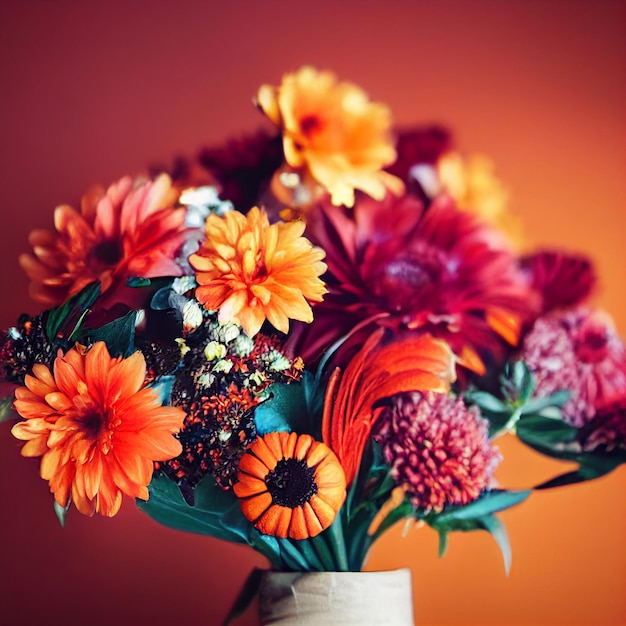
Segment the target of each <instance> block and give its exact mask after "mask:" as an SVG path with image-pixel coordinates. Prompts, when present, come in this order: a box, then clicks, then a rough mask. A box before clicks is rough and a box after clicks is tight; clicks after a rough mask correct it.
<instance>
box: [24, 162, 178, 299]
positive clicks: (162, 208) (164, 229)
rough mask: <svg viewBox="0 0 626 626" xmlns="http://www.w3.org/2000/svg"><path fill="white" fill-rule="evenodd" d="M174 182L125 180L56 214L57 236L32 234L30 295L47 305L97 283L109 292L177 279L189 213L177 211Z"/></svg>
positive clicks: (163, 178)
mask: <svg viewBox="0 0 626 626" xmlns="http://www.w3.org/2000/svg"><path fill="white" fill-rule="evenodd" d="M176 198H177V192H176V191H175V190H174V189H173V188H172V185H171V181H170V178H169V176H167V175H166V174H163V175H161V176H159V177H158V178H157V179H156V180H154V181H141V180H138V181H133V180H132V179H131V178H129V177H126V178H122V179H121V180H119V181H118V182H116V183H114V184H113V185H111V186H110V187H109V188H108V189H107V190H106V191H105V190H104V188H101V187H97V188H94V189H92V190H90V191H89V192H88V193H87V194H86V195H85V196H83V199H82V202H81V210H80V212H79V211H77V210H76V209H74V208H72V207H70V206H67V205H62V206H60V207H58V208H57V209H56V210H55V212H54V225H55V228H56V232H51V231H48V230H42V229H36V230H33V231H32V232H31V234H30V237H29V243H30V245H31V246H32V247H33V254H32V255H31V254H23V255H21V256H20V265H21V266H22V268H23V269H24V271H25V272H26V273H27V274H28V276H29V277H30V278H31V280H32V281H33V282H32V283H31V286H30V293H31V297H32V298H33V299H34V300H35V301H36V302H39V303H40V304H42V305H44V306H46V307H50V306H56V305H58V304H60V303H62V302H64V301H65V300H66V299H67V298H68V296H71V295H73V294H75V293H78V292H79V291H80V290H81V289H82V288H83V287H85V285H87V284H89V283H91V282H93V281H94V280H98V281H100V285H101V291H103V292H104V291H106V290H107V289H109V288H110V287H111V285H112V284H113V282H114V281H115V280H118V279H119V280H123V279H125V278H129V277H130V276H141V277H142V278H155V277H158V276H180V275H181V274H182V269H181V267H180V266H179V264H178V263H177V262H176V260H175V257H176V252H177V250H178V249H179V248H180V247H181V246H182V244H183V243H184V241H185V239H186V238H187V233H188V232H189V230H188V229H185V228H184V222H185V215H186V209H184V208H181V207H178V208H175V207H174V204H175V202H176Z"/></svg>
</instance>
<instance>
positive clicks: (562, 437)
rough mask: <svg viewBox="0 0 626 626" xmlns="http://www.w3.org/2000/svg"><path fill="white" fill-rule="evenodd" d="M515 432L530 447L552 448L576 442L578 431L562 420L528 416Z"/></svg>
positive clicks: (518, 424)
mask: <svg viewBox="0 0 626 626" xmlns="http://www.w3.org/2000/svg"><path fill="white" fill-rule="evenodd" d="M515 432H516V433H517V436H518V437H519V438H520V439H521V440H522V441H523V442H524V443H526V444H528V445H539V446H546V447H551V446H553V445H554V444H565V443H571V442H572V441H575V440H576V436H577V434H578V429H577V428H575V427H574V426H571V425H570V424H568V423H567V422H564V421H563V420H560V419H553V418H551V417H543V416H541V415H528V416H524V417H522V418H521V419H520V420H519V421H518V422H517V427H516V429H515Z"/></svg>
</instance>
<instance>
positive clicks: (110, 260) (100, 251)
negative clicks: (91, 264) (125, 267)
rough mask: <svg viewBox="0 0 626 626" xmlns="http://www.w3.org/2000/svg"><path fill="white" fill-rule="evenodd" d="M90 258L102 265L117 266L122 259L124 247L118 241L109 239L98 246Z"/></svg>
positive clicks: (90, 254)
mask: <svg viewBox="0 0 626 626" xmlns="http://www.w3.org/2000/svg"><path fill="white" fill-rule="evenodd" d="M89 257H90V258H91V259H92V260H93V261H95V262H96V263H100V264H102V265H105V266H108V265H116V264H117V263H118V262H119V261H120V259H121V258H122V245H121V242H120V241H119V240H118V239H108V240H104V241H101V242H100V243H98V244H96V245H95V246H94V247H93V248H92V250H91V252H90V253H89Z"/></svg>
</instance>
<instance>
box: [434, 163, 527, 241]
mask: <svg viewBox="0 0 626 626" xmlns="http://www.w3.org/2000/svg"><path fill="white" fill-rule="evenodd" d="M437 174H438V176H439V181H440V184H441V187H442V188H443V190H444V191H445V192H446V193H448V194H449V195H450V196H451V197H452V198H454V200H455V202H456V204H457V206H458V207H459V208H460V209H462V210H464V211H468V212H470V213H474V214H475V215H478V216H479V217H481V218H482V219H484V220H485V221H487V222H489V223H491V224H493V225H494V226H496V227H497V228H498V229H499V230H501V231H502V232H503V233H504V234H505V235H506V236H507V239H508V240H509V241H510V242H511V243H512V244H513V245H515V246H516V247H520V244H521V242H522V232H521V231H522V224H521V220H520V219H519V217H518V216H516V215H513V214H512V213H511V212H510V211H509V209H508V204H509V191H508V189H507V188H506V186H505V185H504V184H503V183H502V181H501V180H500V179H499V178H498V177H497V176H496V175H495V173H494V164H493V161H492V160H491V159H489V158H488V157H486V156H484V155H482V154H470V155H469V156H467V157H466V158H465V159H464V158H463V157H462V156H461V155H460V154H458V153H457V152H448V153H447V154H445V155H443V156H442V157H441V158H440V159H439V161H438V162H437Z"/></svg>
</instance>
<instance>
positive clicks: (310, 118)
mask: <svg viewBox="0 0 626 626" xmlns="http://www.w3.org/2000/svg"><path fill="white" fill-rule="evenodd" d="M321 126H322V122H321V120H320V118H319V117H317V115H306V116H305V117H303V118H302V119H301V120H300V130H301V131H302V134H303V135H306V136H307V137H308V136H309V135H311V134H313V133H314V132H316V131H318V130H319V129H320V128H321Z"/></svg>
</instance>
